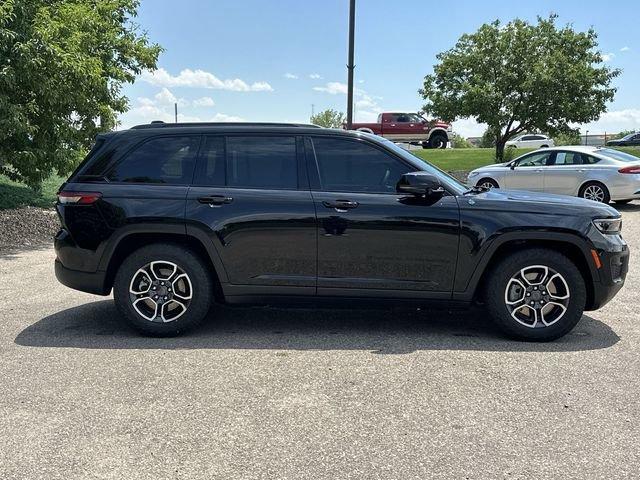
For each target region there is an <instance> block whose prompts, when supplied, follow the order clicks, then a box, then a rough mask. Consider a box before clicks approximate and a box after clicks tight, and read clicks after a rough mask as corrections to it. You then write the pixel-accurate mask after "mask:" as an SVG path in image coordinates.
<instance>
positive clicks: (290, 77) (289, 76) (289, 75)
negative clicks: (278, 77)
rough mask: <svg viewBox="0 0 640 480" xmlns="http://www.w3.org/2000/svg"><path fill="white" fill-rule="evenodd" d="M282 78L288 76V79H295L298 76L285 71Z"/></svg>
mask: <svg viewBox="0 0 640 480" xmlns="http://www.w3.org/2000/svg"><path fill="white" fill-rule="evenodd" d="M284 78H288V79H290V80H297V79H298V78H299V77H298V75H295V74H293V73H289V72H287V73H285V74H284Z"/></svg>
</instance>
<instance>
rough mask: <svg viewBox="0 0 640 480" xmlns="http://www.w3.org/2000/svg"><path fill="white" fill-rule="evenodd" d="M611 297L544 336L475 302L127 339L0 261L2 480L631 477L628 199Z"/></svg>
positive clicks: (631, 217)
mask: <svg viewBox="0 0 640 480" xmlns="http://www.w3.org/2000/svg"><path fill="white" fill-rule="evenodd" d="M622 210H623V216H624V222H625V223H624V230H623V233H624V236H625V237H626V239H627V241H628V243H629V244H630V247H631V253H632V259H631V270H630V272H629V276H628V278H627V285H626V286H625V288H624V289H623V291H622V292H621V293H620V294H619V295H618V296H617V297H616V298H615V299H614V301H613V302H611V303H610V304H609V305H607V306H606V307H605V308H603V309H602V310H600V311H597V312H588V313H587V314H586V315H585V316H584V317H583V319H582V321H581V322H580V323H579V325H578V327H577V328H576V329H575V330H574V332H573V333H571V334H570V335H568V336H567V337H565V338H564V339H561V340H559V341H556V342H554V343H550V344H530V343H518V342H513V341H510V340H506V339H504V338H502V337H501V336H500V335H499V334H498V332H497V331H496V330H495V329H494V328H493V327H492V326H491V324H490V323H488V322H487V320H486V319H485V318H483V314H482V311H471V312H468V313H465V312H448V311H428V312H424V311H422V312H416V311H411V310H384V311H367V310H358V311H351V310H322V311H312V310H276V309H255V308H251V309H249V308H246V309H231V308H222V309H220V310H219V314H218V316H217V317H216V318H212V319H211V321H209V322H208V323H207V324H206V325H205V326H204V327H203V328H201V329H199V330H198V331H197V332H194V333H192V334H189V335H187V336H184V337H180V338H175V339H150V338H143V337H139V336H138V335H137V334H136V333H134V332H133V331H131V330H130V329H129V328H128V327H127V326H125V325H123V324H122V323H120V321H119V320H118V316H117V313H116V310H115V306H114V305H113V302H112V301H111V299H110V298H103V297H95V296H91V295H88V294H83V293H79V292H74V291H72V290H69V289H67V288H65V287H63V286H61V285H59V284H58V283H57V282H56V280H55V278H54V275H53V258H54V254H53V251H52V250H51V249H41V250H31V251H24V252H21V253H15V254H4V255H0V277H1V278H2V281H1V282H0V311H1V312H2V321H1V322H0V478H1V479H35V478H42V479H47V480H52V479H76V478H78V479H80V478H82V479H84V478H91V479H125V478H126V479H139V478H177V479H182V478H203V479H218V478H219V479H230V478H243V479H245V478H246V479H254V478H255V479H267V478H269V479H271V478H274V479H302V478H327V479H351V478H354V479H355V478H357V479H360V478H366V479H374V478H385V479H391V478H393V479H425V478H447V479H454V478H460V479H465V478H509V479H513V478H535V479H541V478H563V479H568V478H576V479H585V478H625V477H629V478H638V475H639V473H638V472H640V449H639V448H638V445H640V425H639V419H640V400H639V399H640V301H639V300H638V295H637V291H638V286H639V285H640V283H639V280H640V260H638V256H637V254H636V252H638V251H639V250H640V203H636V204H635V205H629V206H626V207H623V208H622Z"/></svg>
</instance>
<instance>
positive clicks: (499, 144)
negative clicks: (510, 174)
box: [496, 138, 507, 163]
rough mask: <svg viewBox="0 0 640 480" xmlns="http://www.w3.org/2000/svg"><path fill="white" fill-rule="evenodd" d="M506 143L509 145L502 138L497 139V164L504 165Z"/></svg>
mask: <svg viewBox="0 0 640 480" xmlns="http://www.w3.org/2000/svg"><path fill="white" fill-rule="evenodd" d="M505 143H507V141H506V140H504V139H502V138H497V139H496V163H502V159H503V158H504V144H505Z"/></svg>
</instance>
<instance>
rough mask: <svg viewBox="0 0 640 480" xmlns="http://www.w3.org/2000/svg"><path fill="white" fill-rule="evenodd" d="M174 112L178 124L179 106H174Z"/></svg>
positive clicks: (175, 104)
mask: <svg viewBox="0 0 640 480" xmlns="http://www.w3.org/2000/svg"><path fill="white" fill-rule="evenodd" d="M173 110H174V112H175V117H176V123H178V104H177V103H174V104H173Z"/></svg>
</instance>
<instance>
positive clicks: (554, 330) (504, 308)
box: [486, 249, 586, 342]
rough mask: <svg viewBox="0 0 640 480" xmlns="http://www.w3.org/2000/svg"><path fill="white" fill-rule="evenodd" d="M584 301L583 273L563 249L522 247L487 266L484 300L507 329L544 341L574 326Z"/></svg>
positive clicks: (560, 334)
mask: <svg viewBox="0 0 640 480" xmlns="http://www.w3.org/2000/svg"><path fill="white" fill-rule="evenodd" d="M585 303H586V288H585V285H584V279H583V278H582V275H581V274H580V271H579V270H578V268H577V267H576V266H575V264H574V263H573V262H572V261H571V260H569V259H568V258H567V257H565V256H564V255H562V254H560V253H558V252H555V251H553V250H547V249H527V250H523V251H520V252H516V253H513V254H511V255H509V256H508V257H506V258H505V259H504V260H502V261H501V262H500V263H499V264H498V265H497V266H496V267H495V268H494V270H493V271H492V272H491V274H490V277H489V279H488V285H487V290H486V304H487V307H488V309H489V312H490V313H491V316H492V318H493V320H494V322H495V323H496V324H497V325H498V327H500V329H502V330H503V331H504V332H505V333H506V334H507V335H509V336H511V337H514V338H517V339H520V340H529V341H537V342H544V341H550V340H555V339H556V338H559V337H561V336H563V335H565V334H566V333H568V332H569V331H570V330H571V329H573V327H575V326H576V324H577V323H578V321H579V320H580V318H581V317H582V312H583V311H584V306H585Z"/></svg>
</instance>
